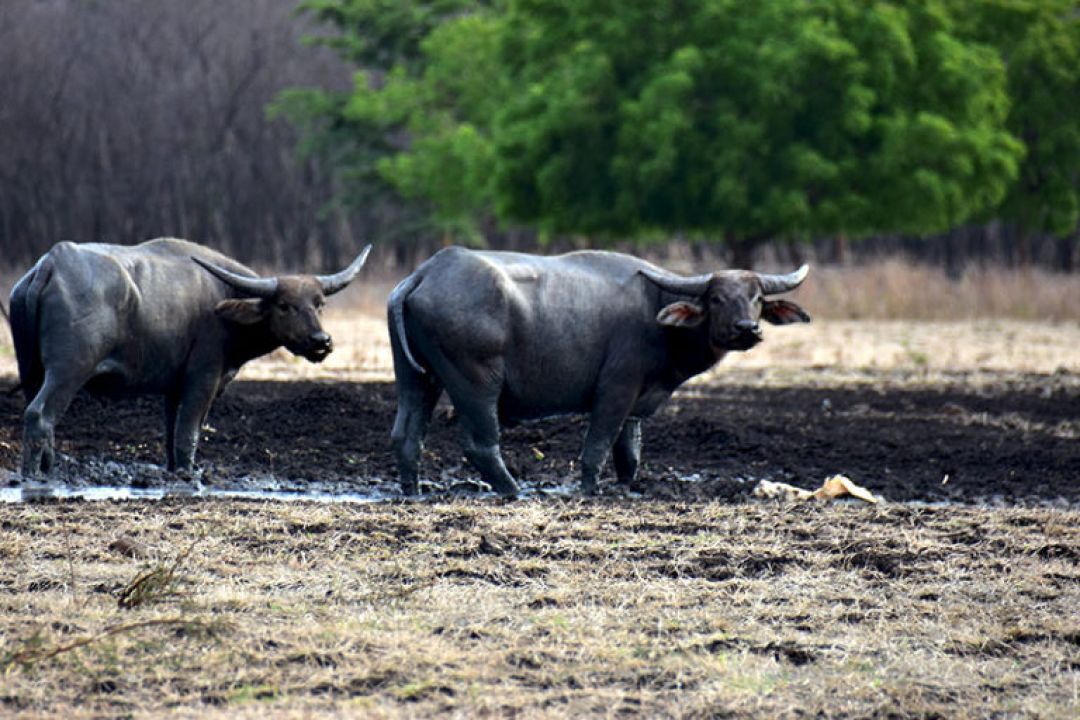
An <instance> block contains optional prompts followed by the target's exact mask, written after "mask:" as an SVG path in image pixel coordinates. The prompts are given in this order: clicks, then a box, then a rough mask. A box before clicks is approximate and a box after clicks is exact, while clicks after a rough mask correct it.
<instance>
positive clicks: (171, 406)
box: [165, 393, 180, 472]
mask: <svg viewBox="0 0 1080 720" xmlns="http://www.w3.org/2000/svg"><path fill="white" fill-rule="evenodd" d="M179 409H180V394H179V393H169V394H168V395H166V396H165V469H166V470H168V471H169V472H176V413H177V411H178V410H179Z"/></svg>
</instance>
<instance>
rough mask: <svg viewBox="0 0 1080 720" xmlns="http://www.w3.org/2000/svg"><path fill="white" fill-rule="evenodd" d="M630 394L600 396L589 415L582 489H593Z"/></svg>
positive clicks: (585, 491)
mask: <svg viewBox="0 0 1080 720" xmlns="http://www.w3.org/2000/svg"><path fill="white" fill-rule="evenodd" d="M632 403H633V397H632V396H629V402H628V401H627V398H624V397H622V396H621V395H615V396H609V397H605V398H600V399H599V400H598V401H597V403H596V405H594V406H593V410H592V413H591V414H590V416H589V431H588V432H587V433H585V444H584V446H583V447H582V448H581V490H582V492H584V493H587V494H593V493H595V492H596V490H597V487H596V481H597V479H598V478H599V477H600V470H601V469H602V468H603V467H604V463H605V462H606V461H607V457H608V453H610V452H611V446H612V445H613V444H614V443H615V439H616V438H617V437H619V434H620V431H621V430H622V427H623V424H624V423H625V422H628V421H627V418H626V416H627V413H629V411H630V405H631V404H632Z"/></svg>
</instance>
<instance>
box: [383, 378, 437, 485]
mask: <svg viewBox="0 0 1080 720" xmlns="http://www.w3.org/2000/svg"><path fill="white" fill-rule="evenodd" d="M410 370H411V369H410ZM403 372H408V371H407V370H406V371H401V370H399V372H398V408H397V416H396V417H395V418H394V429H393V430H392V431H391V432H390V441H391V443H392V444H393V446H394V455H395V456H396V457H397V463H398V473H399V475H400V477H401V490H402V492H404V493H405V494H406V495H416V494H417V493H419V492H420V480H419V471H420V453H421V451H422V450H423V447H424V436H425V435H426V434H427V427H428V423H429V422H430V421H431V414H432V413H433V412H434V411H435V404H436V403H438V401H439V395H440V394H441V393H442V387H441V386H440V385H439V384H438V383H437V382H436V381H435V380H433V379H425V378H424V377H422V376H421V375H420V374H419V373H417V372H412V373H411V377H408V378H402V377H401V375H402V374H403Z"/></svg>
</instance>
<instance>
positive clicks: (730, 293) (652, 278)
mask: <svg viewBox="0 0 1080 720" xmlns="http://www.w3.org/2000/svg"><path fill="white" fill-rule="evenodd" d="M807 272H808V268H807V267H806V266H805V265H804V266H803V267H801V268H799V270H797V271H796V272H793V273H790V274H787V275H765V274H760V273H754V272H747V271H740V270H728V271H723V272H716V273H709V274H706V275H700V276H697V277H682V276H679V275H674V274H672V273H669V272H667V271H665V270H662V269H661V268H659V267H656V266H655V265H651V264H649V263H647V262H645V261H643V260H639V259H638V258H635V257H632V256H629V255H623V254H620V253H612V252H593V251H586V252H574V253H570V254H567V255H560V256H557V257H538V256H534V255H525V254H520V253H504V252H475V251H471V250H466V249H463V248H456V247H451V248H446V249H444V250H442V251H440V252H439V253H437V254H435V255H434V256H432V257H431V258H430V259H428V260H427V261H426V262H425V263H424V264H423V265H421V266H420V267H419V268H417V270H416V271H415V272H414V273H413V274H412V275H410V276H409V277H407V278H405V279H404V280H403V281H402V282H401V283H400V284H399V285H398V286H397V287H396V288H394V290H393V292H392V293H391V294H390V298H389V301H388V304H387V314H388V319H389V327H390V341H391V347H392V350H393V354H394V373H395V375H396V378H397V393H398V409H397V417H396V419H395V421H394V428H393V431H392V433H391V439H392V441H393V445H394V451H395V453H396V455H397V462H398V467H399V470H400V473H401V484H402V489H403V490H404V492H405V493H407V494H415V493H416V492H417V491H418V483H417V471H418V462H419V457H420V450H421V445H422V442H423V438H424V434H425V432H426V430H427V425H428V421H429V420H430V418H431V414H432V411H433V410H434V408H435V404H436V402H437V401H438V398H439V396H440V395H441V394H442V391H443V390H444V389H445V390H446V392H447V394H448V395H449V396H450V399H451V400H452V401H453V403H454V407H455V409H456V411H457V414H458V418H459V422H460V425H461V429H462V439H463V443H462V444H463V446H464V450H465V456H466V457H467V458H468V459H469V461H470V462H471V463H472V464H473V465H474V466H475V467H476V469H477V470H478V471H479V472H480V474H481V476H482V477H483V479H484V481H485V482H486V483H488V484H489V485H490V486H491V487H492V488H494V489H495V490H497V491H498V492H500V493H502V494H504V495H513V494H515V493H516V492H517V484H516V483H515V482H514V478H513V477H512V476H511V475H510V473H509V472H508V471H507V469H506V466H505V465H504V463H503V460H502V455H501V454H500V452H499V423H500V421H516V420H526V419H532V418H540V417H547V416H551V415H559V414H564V413H588V415H589V430H588V433H587V434H586V436H585V443H584V446H583V448H582V453H581V486H582V489H583V490H584V491H585V492H594V491H595V489H596V481H597V475H598V474H599V472H600V469H601V467H602V466H603V464H604V462H605V460H606V459H607V456H608V453H609V452H612V451H613V454H614V464H615V472H616V475H617V477H618V479H619V481H620V482H629V481H630V480H632V479H633V477H634V475H635V474H636V472H637V467H638V463H639V461H640V459H641V419H642V418H646V417H649V416H650V415H652V414H653V413H654V412H655V411H656V409H657V407H659V406H660V404H661V403H663V402H664V400H666V399H667V398H668V397H670V396H671V393H672V392H673V391H674V390H675V389H676V388H677V387H679V385H681V384H682V383H684V382H686V381H687V380H688V379H690V378H691V377H693V376H694V375H697V374H698V373H701V372H703V371H705V370H707V369H709V368H710V367H712V366H713V365H714V364H715V363H716V362H717V361H718V360H719V359H720V358H722V357H723V356H724V354H725V353H727V352H728V351H731V350H749V349H750V348H752V347H753V346H754V345H756V344H757V343H758V342H760V341H761V328H760V327H759V325H758V320H759V319H761V320H766V321H768V322H770V323H773V324H777V325H783V324H787V323H792V322H809V320H810V317H809V316H808V315H807V314H806V313H805V312H804V311H803V309H802V308H800V307H799V306H798V305H796V304H794V303H792V302H788V301H785V300H773V299H767V298H768V296H771V295H777V294H780V293H785V292H788V291H790V290H793V289H795V288H796V287H798V285H799V284H800V283H801V282H802V281H803V280H804V279H805V278H806V274H807Z"/></svg>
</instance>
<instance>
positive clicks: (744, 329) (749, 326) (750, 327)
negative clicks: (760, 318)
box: [735, 320, 761, 335]
mask: <svg viewBox="0 0 1080 720" xmlns="http://www.w3.org/2000/svg"><path fill="white" fill-rule="evenodd" d="M735 332H737V333H739V334H740V335H760V334H761V326H760V325H758V324H757V323H756V322H754V321H753V320H736V321H735Z"/></svg>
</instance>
